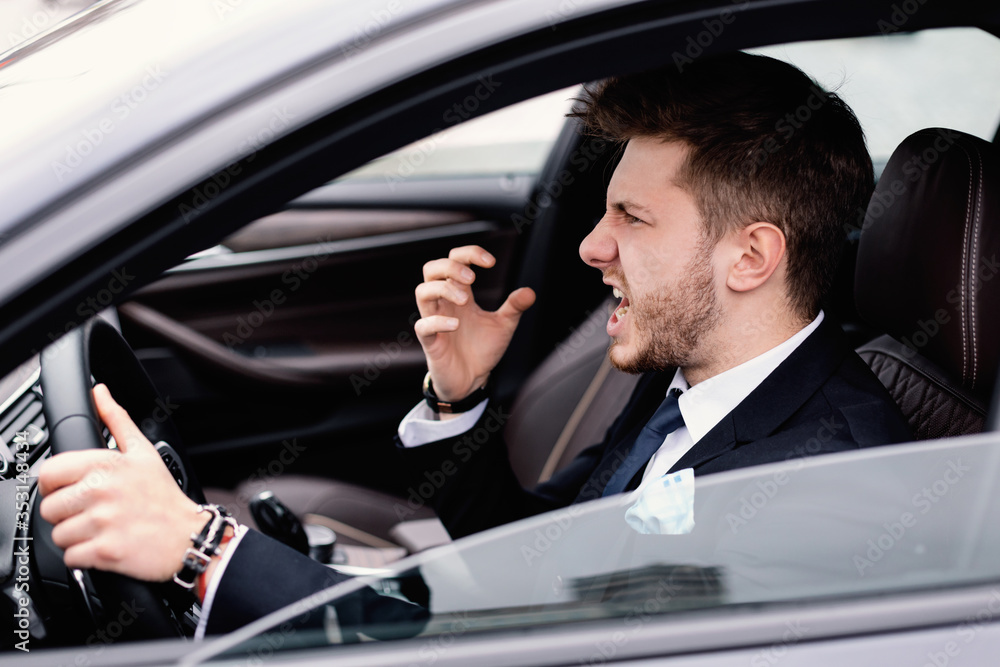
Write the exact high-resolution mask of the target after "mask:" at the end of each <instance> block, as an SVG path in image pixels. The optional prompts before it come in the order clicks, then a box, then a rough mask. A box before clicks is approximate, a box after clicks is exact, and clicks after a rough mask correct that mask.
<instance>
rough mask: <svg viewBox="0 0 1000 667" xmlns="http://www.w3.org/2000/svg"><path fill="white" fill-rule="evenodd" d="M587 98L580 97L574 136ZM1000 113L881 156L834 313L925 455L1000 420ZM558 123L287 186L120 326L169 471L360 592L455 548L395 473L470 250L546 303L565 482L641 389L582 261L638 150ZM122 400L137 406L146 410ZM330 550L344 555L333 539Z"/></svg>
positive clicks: (13, 391)
mask: <svg viewBox="0 0 1000 667" xmlns="http://www.w3.org/2000/svg"><path fill="white" fill-rule="evenodd" d="M967 30H972V29H967ZM977 32H978V31H977ZM912 37H913V36H912V35H897V36H892V37H890V38H888V39H895V40H905V39H910V38H912ZM959 38H960V37H959ZM863 39H868V40H877V39H880V38H878V37H868V38H863ZM881 39H886V38H885V37H884V36H883V37H882V38H881ZM990 39H992V40H993V41H994V42H997V43H1000V40H998V39H996V38H995V37H992V36H991V37H990ZM595 69H599V68H595ZM561 83H566V82H561ZM467 87H468V88H469V90H474V86H472V85H471V84H470V85H469V86H467ZM552 87H553V84H552V82H545V83H539V84H538V88H539V90H537V91H534V92H537V93H542V92H546V91H547V90H548V89H550V88H552ZM575 90H576V89H575V88H570V89H563V90H561V91H560V93H559V95H560V96H561V100H562V102H563V106H564V109H563V111H561V112H559V114H557V116H558V117H560V118H561V114H562V113H563V112H564V111H565V110H567V109H568V105H569V104H571V101H570V99H569V98H572V97H573V95H575ZM512 95H514V96H515V97H517V96H521V97H523V96H524V95H523V94H522V93H517V94H513V93H512ZM466 99H468V98H466ZM848 102H849V103H850V102H851V100H850V99H848ZM490 104H496V105H499V104H500V99H498V100H496V101H494V102H490ZM487 106H488V105H484V108H485V107H487ZM997 109H1000V107H998V106H994V107H993V109H992V111H991V113H990V115H991V117H992V123H993V124H992V126H991V130H990V133H989V134H990V136H985V137H984V136H983V135H984V132H983V131H982V130H981V129H980V128H978V127H977V128H970V127H968V126H961V125H957V124H955V125H953V126H944V121H942V125H940V126H939V125H937V124H928V125H926V126H922V127H919V128H917V127H915V128H913V130H916V131H914V132H913V133H911V134H910V135H909V136H908V137H907V138H905V139H902V138H899V139H897V140H895V141H894V142H893V145H897V144H898V147H897V148H896V149H895V151H893V152H892V155H891V157H890V156H889V155H888V154H885V155H876V156H875V158H876V177H877V179H878V185H877V187H876V192H875V196H874V197H873V200H872V202H873V203H872V205H870V206H869V209H868V211H867V212H863V214H862V215H861V216H859V220H858V225H857V226H855V227H851V228H848V229H845V230H844V232H845V238H846V240H847V246H846V251H845V254H844V257H843V261H842V266H841V269H840V272H839V274H838V278H837V282H836V285H835V288H834V292H833V293H832V294H831V295H830V297H829V298H828V300H827V303H826V304H825V305H824V310H825V312H826V313H827V315H828V316H832V317H835V318H836V319H837V320H838V321H839V322H840V323H841V324H842V326H843V327H844V330H845V331H846V332H847V333H848V335H849V336H850V337H851V339H852V341H853V342H854V343H855V344H856V347H857V349H858V352H859V354H860V355H861V356H862V358H863V359H864V360H865V361H866V362H867V363H868V364H869V365H870V366H871V367H872V369H873V370H874V371H875V373H876V374H877V375H878V377H879V378H880V379H881V380H882V382H883V384H885V385H886V387H887V388H888V389H889V390H890V393H891V394H892V396H893V397H894V399H895V400H896V401H897V403H898V404H899V406H900V408H901V409H902V410H903V412H904V414H905V415H906V416H907V418H908V420H909V422H910V425H911V427H912V428H913V431H914V434H915V437H916V439H918V440H924V439H932V438H942V437H951V436H958V435H966V434H973V433H979V432H981V431H983V430H984V429H995V428H997V425H998V424H997V414H996V409H995V404H996V398H995V389H996V385H997V379H998V378H997V368H998V366H1000V345H998V344H997V341H998V340H1000V330H998V329H1000V317H998V316H1000V281H996V280H993V278H994V277H995V276H996V273H997V270H998V267H997V264H996V255H997V254H998V251H1000V210H998V205H1000V204H998V202H997V200H996V198H997V195H998V193H1000V152H998V148H997V140H998V138H1000V128H998V127H997V121H998V120H1000V112H998V111H997ZM472 111H475V112H477V113H478V111H480V110H478V109H476V110H470V112H472ZM503 111H508V110H502V111H500V112H498V113H503ZM352 113H358V112H352ZM862 120H863V121H864V119H862ZM945 120H947V119H945ZM554 126H555V127H556V131H554V132H552V133H551V137H549V138H548V139H546V141H545V142H542V143H541V144H540V145H541V146H542V147H541V148H539V147H538V146H537V145H532V147H531V148H532V150H533V151H535V152H534V153H533V155H535V156H536V157H535V161H536V163H537V166H535V167H532V168H523V166H522V163H520V162H518V161H517V160H513V161H512V162H511V163H510V164H514V165H515V166H513V167H511V166H510V165H509V164H504V163H502V162H501V165H502V168H490V169H485V170H483V172H482V173H476V172H475V171H472V172H466V171H461V170H458V171H454V172H449V171H448V170H447V169H445V170H444V171H442V172H435V171H434V170H433V169H424V170H423V171H422V170H421V167H423V166H424V165H425V163H434V162H435V161H436V160H443V158H444V157H450V156H449V155H448V154H447V153H448V150H449V149H448V148H447V147H444V148H442V147H440V146H439V145H438V143H437V140H436V139H435V138H434V137H430V138H426V137H425V138H423V139H419V137H411V139H418V141H417V143H415V144H411V145H410V146H408V147H407V148H404V149H401V150H399V151H396V152H394V153H392V154H390V155H387V156H384V157H382V158H380V159H377V160H375V161H373V162H372V163H370V164H369V165H368V166H367V167H366V168H364V169H362V170H359V171H358V172H357V173H352V174H348V175H346V176H343V177H340V178H338V179H336V180H334V181H332V182H326V179H325V178H323V176H322V173H323V170H322V169H320V168H318V167H317V166H316V165H315V164H312V165H307V166H311V167H313V168H315V170H316V175H315V176H314V177H312V178H313V180H315V181H317V182H316V183H314V185H316V186H317V187H314V188H312V189H309V191H308V193H307V194H305V195H301V196H296V197H295V198H294V199H292V200H291V201H285V199H287V198H283V197H282V192H286V191H301V190H303V189H308V188H303V186H302V184H301V183H284V182H283V183H282V184H281V187H280V188H278V187H276V188H275V192H274V193H270V192H269V193H267V194H266V195H262V196H261V198H260V204H259V205H260V210H261V211H265V212H266V214H265V215H262V216H259V215H252V216H249V215H247V210H248V209H252V205H251V204H247V203H241V204H238V206H237V208H235V209H233V211H232V213H231V215H232V218H233V222H232V223H231V225H230V227H231V228H232V230H231V231H232V233H230V234H228V235H226V236H225V238H223V239H222V240H221V241H220V242H219V243H218V244H217V245H215V246H213V247H210V248H207V249H202V250H200V251H199V252H197V253H195V254H191V255H190V256H189V257H188V259H187V260H186V261H184V262H183V263H181V264H179V265H177V266H172V267H170V268H166V269H165V270H163V271H162V275H161V277H159V278H158V279H157V280H155V281H153V282H150V283H149V284H145V285H144V286H142V287H140V288H139V289H137V290H135V291H133V292H131V293H130V294H129V296H128V298H127V300H126V301H124V302H121V303H117V304H116V306H115V307H114V308H113V309H111V310H106V311H105V312H104V315H105V317H107V318H109V319H110V320H111V321H112V322H113V323H114V324H115V326H116V327H119V328H120V331H121V333H122V335H123V337H124V338H125V340H126V341H128V344H129V346H131V348H132V350H133V351H134V352H135V355H136V357H137V358H138V360H139V361H140V362H141V365H142V368H143V369H144V371H145V373H146V374H148V376H149V378H150V380H151V382H152V384H153V385H154V386H155V388H156V390H157V391H158V393H159V398H158V399H157V400H158V402H156V405H157V410H158V411H159V412H153V413H148V412H147V413H143V414H142V415H141V416H142V417H145V419H144V420H143V421H142V424H143V426H144V428H145V425H146V423H147V422H149V423H150V425H151V426H153V427H159V426H160V425H161V424H163V423H169V424H170V425H171V426H170V428H171V429H172V428H173V427H174V426H176V435H175V434H174V432H173V431H172V430H171V431H170V432H169V434H170V435H169V437H168V436H167V435H163V436H162V439H164V440H169V439H170V438H171V437H174V438H177V439H178V440H182V441H183V451H181V452H174V451H165V450H164V451H162V452H161V454H162V455H163V457H164V460H165V463H167V465H168V466H169V465H171V463H172V462H175V461H177V460H183V463H184V464H185V465H182V466H180V467H181V468H184V469H187V468H188V467H189V468H190V470H192V471H193V472H194V473H195V474H196V476H197V478H198V479H199V480H200V483H201V485H202V487H204V490H205V496H206V497H207V498H208V499H209V500H210V501H213V502H219V503H221V504H223V505H225V506H226V507H228V508H229V509H230V510H231V511H232V512H233V513H234V515H236V517H237V518H238V520H239V521H240V522H241V523H245V524H248V525H251V526H254V527H257V528H260V529H262V530H264V531H265V532H268V533H269V534H272V535H273V536H275V537H276V538H278V539H282V540H284V541H286V542H288V543H290V544H293V545H301V541H302V535H301V525H300V522H301V523H304V524H305V525H306V526H322V527H325V528H328V529H330V530H332V531H333V533H334V534H335V535H336V544H335V546H334V548H333V550H332V551H324V552H322V553H323V554H324V555H323V556H321V558H323V559H325V560H327V561H328V562H330V563H332V564H333V565H335V566H339V567H341V568H342V569H343V570H344V571H345V572H348V573H352V572H363V571H364V568H368V567H379V566H381V565H383V564H385V563H386V562H389V561H392V560H396V559H399V558H401V557H403V556H405V555H407V554H410V553H415V552H418V551H423V550H426V549H429V548H433V547H435V546H438V545H440V544H442V543H444V542H447V541H449V539H450V538H449V536H448V535H447V532H446V531H445V530H444V528H443V526H441V524H440V522H439V521H437V519H436V518H435V516H434V513H433V511H432V510H431V509H430V508H429V507H428V506H427V504H426V497H425V496H422V495H421V493H420V491H419V485H420V484H421V483H422V482H423V481H424V480H423V479H421V478H419V477H418V478H415V477H414V476H413V475H412V474H411V471H408V470H405V469H402V468H401V467H400V466H398V465H394V461H395V458H394V455H395V451H394V450H395V444H394V442H393V435H394V433H395V431H396V427H397V425H398V424H399V421H400V419H401V418H402V417H403V416H404V415H405V414H406V413H407V412H408V411H409V410H410V409H411V408H412V407H413V405H414V404H416V403H417V401H419V400H420V399H421V393H420V386H421V381H422V378H423V376H424V373H425V371H426V367H425V365H424V360H423V354H422V352H421V349H420V346H419V344H418V343H417V341H416V339H415V337H414V335H413V322H414V321H415V320H416V319H417V317H418V314H417V312H416V306H415V303H414V299H413V288H414V287H415V286H416V284H417V283H418V282H420V280H421V267H422V265H423V264H424V263H425V262H426V261H428V260H430V259H433V258H437V257H442V256H446V255H447V252H448V250H449V249H450V248H452V247H455V246H459V245H467V244H478V245H481V246H483V247H485V248H486V249H488V250H489V251H490V252H492V253H493V254H494V255H495V256H496V257H497V259H498V261H497V265H496V267H495V268H493V269H491V270H488V271H479V272H478V274H477V280H476V283H475V294H476V298H477V300H478V302H479V303H480V304H481V305H482V306H483V307H486V308H495V307H497V306H498V305H499V304H500V303H502V301H503V299H504V298H505V297H506V295H507V294H508V293H509V292H510V291H511V290H513V289H515V288H517V287H522V286H530V287H532V288H533V289H534V290H535V292H536V293H537V294H538V301H537V303H536V304H535V305H534V306H533V307H532V309H531V310H529V311H528V312H527V313H526V314H525V316H524V317H523V318H522V321H521V324H520V326H519V327H518V330H517V333H516V335H515V337H514V340H513V342H512V344H511V346H510V348H509V351H508V353H507V354H506V356H505V357H504V359H503V361H502V362H501V365H500V366H499V367H498V368H497V370H496V372H495V374H494V378H493V391H494V394H495V397H496V398H497V399H498V400H499V401H500V402H501V403H502V404H503V405H505V406H509V412H510V414H511V418H510V419H509V421H508V422H507V423H506V424H505V426H504V429H505V440H506V441H507V442H508V443H509V444H510V457H511V462H512V465H513V467H514V469H515V471H516V473H517V475H518V477H519V479H520V480H521V482H522V483H523V484H524V485H526V486H530V485H534V484H537V483H538V482H540V481H544V480H545V479H547V478H549V477H550V476H551V475H552V474H553V473H554V472H555V471H557V470H559V469H560V468H561V467H562V466H564V465H566V464H567V463H568V462H569V461H570V460H572V458H573V457H574V456H575V455H576V454H577V453H578V452H579V451H581V450H582V449H583V448H584V447H586V446H588V445H590V444H593V442H595V441H597V440H599V439H600V437H601V436H602V434H603V431H604V430H605V429H606V428H607V427H608V426H609V425H610V423H611V422H612V421H613V419H614V418H615V416H617V414H618V412H619V411H620V410H621V408H622V407H623V406H624V404H625V402H626V401H627V399H628V397H629V394H630V392H631V390H632V388H633V386H634V385H635V383H636V381H637V380H638V378H637V377H636V376H630V375H626V374H624V373H621V372H620V371H617V370H616V369H614V368H612V367H611V365H610V364H609V362H608V361H607V355H606V351H607V346H608V337H607V334H606V332H605V329H604V326H605V322H606V319H607V315H608V308H609V307H610V305H611V302H610V300H609V296H610V295H609V294H608V290H607V288H606V286H605V285H603V284H602V282H601V281H600V280H599V279H598V274H597V273H596V272H595V271H594V270H593V269H591V268H590V267H588V266H586V265H584V264H583V262H581V261H580V259H579V255H578V250H577V249H578V246H579V243H580V241H581V240H582V239H583V237H584V236H585V235H586V234H587V233H588V232H589V231H590V229H591V228H592V226H593V224H594V223H595V222H596V221H597V220H598V219H599V217H600V216H601V214H602V212H603V209H604V193H605V190H606V187H607V184H608V181H609V179H610V176H611V173H612V172H613V170H614V166H615V164H616V160H617V158H618V157H619V155H620V153H619V149H618V147H616V146H613V145H610V144H608V143H606V142H603V141H601V140H598V139H595V138H592V137H586V136H583V135H581V134H580V132H579V131H578V127H577V121H575V120H573V119H565V120H559V121H558V123H555V124H554ZM459 127H461V126H459ZM974 134H978V136H973V135H974ZM364 138H365V137H364V136H362V135H359V139H358V141H362V140H364ZM307 140H309V137H306V136H303V137H299V138H297V139H296V141H307ZM385 141H386V142H387V145H386V146H385V147H384V148H385V149H388V148H389V147H391V146H392V144H391V141H390V140H388V139H386V140H385ZM397 143H398V141H397ZM473 148H474V150H481V147H479V146H474V147H473ZM264 150H265V151H266V150H267V149H264ZM369 150H375V151H378V150H380V148H379V146H378V144H377V142H376V143H375V144H374V147H373V148H370V149H369ZM468 154H469V153H464V154H462V155H466V156H467V155H468ZM886 158H888V159H887V160H886ZM366 169H367V171H366ZM284 178H291V176H285V177H284ZM248 218H253V219H254V221H253V222H251V223H250V224H248V225H246V226H242V224H243V221H244V220H245V219H248ZM226 224H227V223H223V224H221V225H220V228H225V227H226ZM175 243H178V244H184V243H192V241H190V240H189V239H188V240H185V239H181V240H179V241H175ZM128 270H129V265H127V264H126V265H125V266H124V267H123V269H122V271H123V272H127V271H128ZM126 275H127V273H126ZM102 305H103V304H102ZM29 366H31V367H33V366H32V365H31V364H29ZM24 377H25V376H24V373H23V371H17V372H15V373H12V374H11V376H10V377H8V378H7V379H6V380H5V381H4V382H5V383H7V384H8V385H10V386H9V389H8V394H9V396H10V397H9V398H8V399H7V400H6V402H5V403H4V404H3V406H0V431H2V434H3V438H4V442H11V441H12V440H13V437H14V434H15V433H18V432H22V431H25V430H28V431H29V432H31V433H38V434H39V436H38V437H39V443H41V442H44V438H45V437H46V436H45V430H44V427H45V416H44V415H43V413H42V407H41V403H40V401H39V398H38V392H37V391H36V390H35V389H34V387H36V386H37V375H34V376H30V377H28V381H27V382H25V381H24ZM84 379H85V380H86V379H88V378H84ZM112 391H113V392H114V387H112ZM116 398H117V399H119V400H120V401H121V402H122V403H123V404H125V405H126V407H127V405H128V401H129V400H130V399H128V397H124V396H119V395H117V394H116ZM136 400H137V399H136ZM991 410H992V412H991ZM161 415H162V419H160V416H161ZM137 421H138V418H137ZM154 431H156V429H155V428H154ZM156 432H157V433H161V432H160V431H156ZM161 435H162V433H161ZM154 442H155V440H154ZM5 460H6V462H7V463H8V464H11V463H13V462H14V460H15V459H14V458H13V454H11V453H10V452H7V455H6V456H5ZM181 481H182V480H180V479H179V482H181ZM427 481H431V480H427ZM255 499H256V500H255ZM252 505H253V506H254V507H253V508H252V507H251V506H252ZM288 513H290V514H291V515H294V518H292V517H290V516H289V515H288ZM259 520H260V521H259ZM309 537H310V538H314V539H315V540H316V544H319V543H325V544H327V546H329V533H328V532H326V533H323V532H319V531H313V532H311V533H309ZM324 540H325V542H324ZM316 544H314V546H315V545H316ZM306 546H307V547H308V544H307V545H306ZM352 568H353V569H352ZM69 589H70V590H72V586H69ZM67 596H68V597H67V598H66V600H69V599H70V598H72V596H70V595H69V594H68V593H67ZM84 597H86V596H84ZM74 599H75V598H74ZM65 604H66V605H67V606H69V607H72V608H73V609H74V610H77V609H78V608H79V605H80V604H82V603H81V602H80V601H67V602H65ZM55 616H59V614H55ZM66 635H67V636H70V637H75V636H76V632H67V633H66Z"/></svg>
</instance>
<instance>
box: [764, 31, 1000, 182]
mask: <svg viewBox="0 0 1000 667" xmlns="http://www.w3.org/2000/svg"><path fill="white" fill-rule="evenodd" d="M752 51H753V52H755V53H762V54H765V55H769V56H772V57H774V58H779V59H781V60H786V61H788V62H790V63H792V64H794V65H796V66H797V67H799V68H801V69H802V70H804V71H805V72H806V73H808V74H809V75H810V76H812V77H813V78H814V79H816V80H817V81H818V82H819V83H820V85H822V86H823V87H825V88H826V89H828V90H834V91H836V92H837V94H839V95H840V96H841V97H843V98H844V100H845V101H846V102H847V104H848V105H850V107H851V108H852V109H853V110H854V112H855V113H856V114H857V116H858V120H860V121H861V126H862V127H863V128H864V130H865V137H866V138H867V140H868V150H869V151H871V154H872V160H873V161H874V162H875V164H876V170H878V169H880V166H881V165H884V164H885V162H886V160H888V159H889V156H890V155H891V154H892V151H893V150H895V148H896V146H898V145H899V143H900V142H901V141H902V140H903V139H905V138H906V137H907V136H909V135H910V134H912V133H913V132H916V131H917V130H920V129H923V128H926V127H946V128H949V129H955V130H961V131H963V132H967V133H969V134H972V135H974V136H977V137H981V138H983V139H986V140H987V141H992V140H993V136H994V134H995V133H996V131H997V124H998V119H1000V85H997V82H1000V39H997V38H996V37H994V36H993V35H990V34H989V33H986V32H984V31H982V30H979V29H978V28H950V29H944V30H926V31H922V32H916V33H907V32H891V33H889V34H886V35H883V36H873V37H858V38H852V39H832V40H823V41H816V42H797V43H794V44H784V45H777V46H767V47H764V48H759V49H752Z"/></svg>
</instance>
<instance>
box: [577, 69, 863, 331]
mask: <svg viewBox="0 0 1000 667" xmlns="http://www.w3.org/2000/svg"><path fill="white" fill-rule="evenodd" d="M581 102H583V104H584V108H583V109H581V110H578V111H575V112H574V113H573V114H571V115H573V116H577V117H580V118H581V119H582V120H583V122H584V126H585V128H586V131H588V132H589V133H591V134H597V135H599V136H602V137H604V138H606V139H611V140H614V141H620V142H624V141H627V140H628V139H630V138H632V137H661V138H662V139H663V140H665V141H682V142H684V143H686V144H688V146H689V147H690V154H689V158H688V162H687V164H686V165H685V167H684V169H683V171H682V173H681V175H680V179H679V180H680V182H679V183H678V184H679V185H681V186H682V187H684V188H686V189H688V190H689V192H691V194H692V195H693V196H694V198H695V200H696V202H697V203H698V207H699V210H700V211H701V215H702V217H703V218H704V222H705V225H706V228H707V231H708V233H709V237H710V238H712V239H713V240H714V241H718V239H719V238H721V237H722V235H723V234H725V233H726V232H727V231H729V230H732V229H738V228H740V227H742V226H745V225H747V224H750V223H751V222H754V221H765V222H771V223H773V224H775V225H777V226H778V227H779V228H780V229H781V230H782V231H783V232H784V234H785V237H786V239H787V256H788V279H787V282H788V287H787V289H788V296H789V300H790V302H791V304H792V307H793V308H794V309H795V311H796V312H797V313H798V314H799V315H801V316H803V317H810V318H811V317H814V316H815V315H816V312H817V311H818V309H819V302H820V299H821V298H822V297H823V296H824V295H825V294H826V292H827V291H828V290H829V288H830V285H831V283H832V281H833V277H834V274H835V272H836V269H837V262H838V259H839V257H840V252H841V249H842V245H843V242H844V239H845V234H844V232H843V230H844V229H845V228H846V227H848V226H850V223H851V222H852V221H853V217H854V216H855V215H856V214H857V211H858V210H859V209H860V210H864V209H865V207H866V206H867V204H868V199H869V198H870V197H871V193H872V190H873V189H874V177H873V173H872V162H871V157H870V156H869V155H868V149H867V148H866V147H865V139H864V133H863V132H862V130H861V126H860V124H859V123H858V119H857V118H856V117H855V115H854V113H853V112H852V111H851V109H850V108H849V107H848V106H847V105H846V104H845V103H844V102H843V100H841V99H840V98H839V97H838V96H837V95H835V94H833V93H829V92H827V91H825V90H823V89H822V88H820V87H819V85H818V84H816V83H815V82H814V81H813V80H812V79H810V78H809V77H808V76H806V75H805V74H804V73H803V72H802V71H801V70H799V69H797V68H796V67H794V66H792V65H789V64H788V63H785V62H782V61H780V60H775V59H774V58H768V57H766V56H757V55H750V54H747V53H734V54H729V55H725V56H719V57H715V58H705V59H702V60H697V61H695V62H693V63H691V64H688V65H687V66H686V67H684V68H683V69H680V68H674V67H671V68H664V69H660V70H655V71H650V72H644V73H641V74H635V75H630V76H623V77H615V78H611V79H607V80H604V81H601V82H598V83H596V84H591V85H589V86H587V87H586V89H585V92H584V95H583V97H582V99H581Z"/></svg>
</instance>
